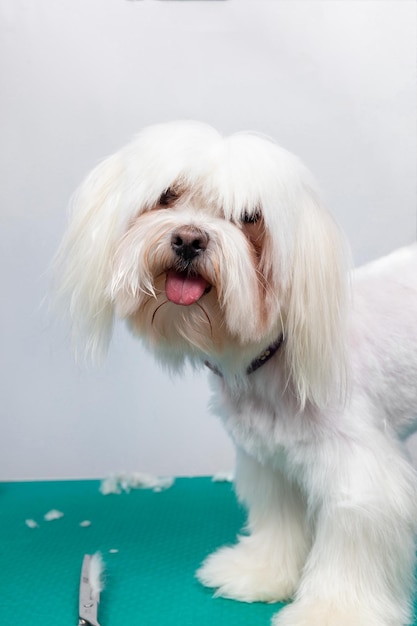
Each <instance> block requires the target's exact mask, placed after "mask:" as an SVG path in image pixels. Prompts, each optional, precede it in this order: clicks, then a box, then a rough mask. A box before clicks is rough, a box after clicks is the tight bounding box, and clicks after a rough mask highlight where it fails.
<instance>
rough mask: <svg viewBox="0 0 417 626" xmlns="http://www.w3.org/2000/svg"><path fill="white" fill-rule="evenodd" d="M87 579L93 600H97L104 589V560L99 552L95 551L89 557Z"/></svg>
mask: <svg viewBox="0 0 417 626" xmlns="http://www.w3.org/2000/svg"><path fill="white" fill-rule="evenodd" d="M88 580H89V583H90V588H91V596H92V598H93V600H98V599H99V597H100V593H101V592H102V591H103V589H104V562H103V557H102V556H101V554H100V552H95V553H94V554H93V555H92V556H91V559H90V566H89V569H88Z"/></svg>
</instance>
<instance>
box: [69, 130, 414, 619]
mask: <svg viewBox="0 0 417 626" xmlns="http://www.w3.org/2000/svg"><path fill="white" fill-rule="evenodd" d="M168 188H174V189H175V190H176V191H177V196H178V198H177V199H176V200H175V201H174V202H173V203H172V205H169V206H161V202H160V201H159V199H160V197H161V194H162V193H163V192H164V191H166V190H167V189H168ZM162 204H163V203H162ZM248 212H249V213H250V214H255V213H259V215H261V225H262V228H260V230H259V232H257V231H256V232H257V234H256V236H255V235H253V230H251V229H253V228H255V230H256V228H257V227H256V226H255V227H253V226H248V225H247V224H245V222H244V219H243V217H244V215H245V214H247V213H248ZM182 227H187V228H195V229H197V230H200V231H201V230H202V231H204V232H205V233H207V235H208V238H209V240H208V241H209V243H208V246H207V249H206V250H205V251H204V254H202V255H200V256H199V258H198V259H196V261H195V268H196V269H197V271H198V272H199V273H201V275H203V276H204V278H205V279H206V280H207V281H208V282H209V283H210V284H211V285H212V289H211V291H210V292H209V293H207V294H206V295H204V296H203V297H202V298H201V300H199V302H198V303H196V304H193V305H191V306H188V307H184V306H179V305H176V304H173V303H172V302H169V301H168V300H167V297H166V294H165V275H166V272H167V271H168V270H169V269H170V268H171V267H172V266H173V264H174V261H175V259H174V257H175V254H174V252H173V250H172V247H171V237H172V234H173V233H175V232H176V231H177V230H178V229H181V228H182ZM251 233H252V234H251ZM57 264H58V266H59V268H60V269H61V272H62V273H61V283H60V295H61V296H62V297H63V298H64V302H66V306H67V308H68V309H69V310H70V312H71V315H72V318H73V325H74V332H75V334H76V335H77V337H80V336H81V337H82V338H83V342H84V345H85V347H86V349H87V352H89V353H93V354H99V353H100V352H103V351H104V350H105V348H106V347H107V344H108V341H109V339H110V335H111V330H112V325H113V321H114V316H115V314H117V315H118V316H119V317H124V318H125V319H126V321H127V323H128V324H129V326H130V328H131V329H132V331H133V332H134V334H136V335H137V336H139V337H140V338H142V339H143V341H144V342H145V344H146V345H147V346H148V347H149V348H150V349H151V350H152V351H153V352H154V354H155V355H156V357H157V358H158V359H159V360H160V361H161V362H163V363H164V364H166V365H168V366H169V367H171V368H173V369H178V370H181V366H182V363H183V362H184V361H185V360H189V361H190V362H191V363H193V364H194V365H196V366H198V365H200V364H202V363H203V362H204V360H206V359H208V360H209V361H210V362H211V363H212V364H213V365H215V366H216V367H217V368H218V369H219V370H220V371H222V373H223V377H222V378H220V377H216V376H214V375H213V376H212V385H213V392H214V393H213V402H212V405H213V409H214V410H215V412H217V413H218V414H219V415H220V416H221V418H222V420H223V422H224V425H225V427H226V429H227V431H228V432H229V434H230V436H231V437H232V439H233V441H234V443H235V445H236V448H237V469H236V489H237V493H238V496H239V497H240V499H241V500H242V501H243V502H244V503H245V504H246V506H247V508H248V524H247V529H246V531H245V534H244V535H243V536H242V537H240V538H239V540H238V543H237V544H236V545H235V546H233V547H227V548H223V549H221V550H219V551H218V552H216V553H214V554H213V555H211V556H210V557H209V558H208V559H207V560H206V561H205V563H204V564H203V566H202V567H201V568H200V570H199V572H198V577H199V579H200V580H201V582H202V583H203V584H205V585H207V586H209V587H213V588H215V589H216V590H217V593H218V594H219V595H223V596H226V597H230V598H235V599H239V600H243V601H246V602H251V601H258V600H262V601H278V600H283V599H287V598H290V597H292V598H293V599H294V600H295V601H294V602H293V604H292V605H290V606H288V607H286V608H285V609H284V610H283V611H281V612H279V613H278V614H277V616H276V617H275V618H274V626H405V625H406V624H410V623H411V619H412V590H413V582H414V578H413V572H414V565H415V557H414V551H415V550H414V548H415V546H414V542H415V530H416V520H417V504H416V474H415V471H414V469H413V468H412V466H411V464H410V463H409V461H408V459H407V456H406V454H405V452H404V449H403V439H404V438H405V437H406V436H407V435H408V434H410V433H411V432H413V431H414V430H415V429H416V426H417V247H416V246H415V245H414V246H410V247H409V248H405V249H403V250H400V251H398V252H396V253H394V254H393V255H391V256H390V257H388V258H386V259H383V260H381V261H378V262H374V263H372V264H370V265H369V266H366V267H365V268H362V269H360V270H357V271H356V272H355V273H354V274H353V275H352V277H351V279H352V280H351V282H352V289H351V291H350V289H349V282H350V280H349V275H348V272H347V267H348V264H349V253H348V251H347V247H346V245H345V241H344V237H343V235H342V234H341V233H340V231H339V229H338V227H337V225H336V224H335V222H334V220H333V218H332V217H331V215H330V214H329V212H328V211H327V210H326V208H325V207H324V206H323V203H322V201H321V199H320V195H319V193H318V191H317V188H316V185H315V183H314V180H313V178H312V176H311V174H310V173H309V172H308V171H307V170H306V168H305V167H304V165H302V163H300V161H299V160H298V159H297V158H296V157H294V156H293V155H291V154H289V153H288V152H286V151H285V150H283V149H282V148H280V147H278V146H277V145H276V144H275V143H273V142H272V141H270V140H269V139H267V138H263V137H259V136H257V135H254V134H250V133H240V134H236V135H232V136H231V137H222V136H221V135H220V134H219V133H218V132H217V131H215V130H214V129H212V128H210V127H208V126H206V125H204V124H199V123H196V122H176V123H170V124H161V125H157V126H153V127H149V128H147V129H145V130H144V131H142V133H140V134H139V135H138V136H137V138H136V139H135V140H134V141H133V142H132V143H131V144H130V145H129V146H127V147H126V148H124V149H122V150H121V151H119V152H118V153H117V154H116V155H114V156H112V157H110V158H109V159H107V160H106V161H104V162H103V163H102V164H100V165H99V166H98V167H97V168H96V169H95V170H94V171H93V172H92V174H91V175H90V176H89V177H88V178H87V179H86V181H85V183H84V185H83V186H82V187H81V189H80V191H79V192H78V194H77V195H76V197H75V200H74V207H73V215H72V219H71V223H70V226H69V229H68V232H67V234H66V237H65V239H64V242H63V244H62V247H61V249H60V252H59V253H58V258H57ZM281 333H283V335H284V343H283V346H282V348H281V350H280V351H279V352H278V353H277V354H276V355H275V356H274V357H273V358H272V359H271V360H270V361H268V363H267V364H266V365H264V366H263V367H262V368H260V369H258V370H257V371H256V372H254V373H253V374H251V375H250V376H247V375H246V368H247V366H248V364H249V363H250V362H251V361H252V359H254V358H256V357H257V356H258V355H259V354H260V353H261V352H262V351H263V350H264V349H265V348H266V347H267V346H268V345H269V344H270V343H271V342H273V341H275V340H276V339H277V337H278V336H279V335H280V334H281Z"/></svg>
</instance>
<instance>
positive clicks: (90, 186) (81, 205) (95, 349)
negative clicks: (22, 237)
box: [54, 153, 123, 358]
mask: <svg viewBox="0 0 417 626" xmlns="http://www.w3.org/2000/svg"><path fill="white" fill-rule="evenodd" d="M122 199H123V164H122V158H121V155H120V153H116V154H115V155H113V156H111V157H109V158H107V159H106V160H104V161H103V162H102V163H100V164H99V165H98V166H97V167H96V168H95V169H94V170H93V171H92V172H91V173H90V175H89V176H88V177H87V178H86V180H85V181H84V183H83V184H82V185H81V187H80V188H79V190H78V191H77V192H76V193H75V195H74V197H73V200H72V203H71V215H70V222H69V225H68V229H67V232H66V234H65V237H64V239H63V241H62V243H61V246H60V248H59V250H58V253H57V255H56V258H55V262H54V280H55V281H56V282H57V289H56V294H57V296H56V301H57V303H58V304H59V305H61V306H62V307H63V308H64V313H66V314H69V316H70V318H71V324H72V329H73V337H74V339H75V340H76V341H77V343H78V342H79V343H80V344H81V343H82V347H83V352H84V351H85V353H86V354H87V355H88V356H91V357H93V358H99V357H100V356H101V355H102V354H104V353H105V351H106V350H107V347H108V343H109V340H110V337H111V332H112V326H113V304H112V302H111V300H110V298H109V296H108V293H107V290H108V284H109V280H110V272H111V263H112V258H113V253H114V247H115V244H116V242H117V239H118V237H119V236H120V232H121V227H122V225H121V224H120V211H119V210H118V209H119V205H120V203H121V202H122Z"/></svg>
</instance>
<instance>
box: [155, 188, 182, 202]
mask: <svg viewBox="0 0 417 626" xmlns="http://www.w3.org/2000/svg"><path fill="white" fill-rule="evenodd" d="M177 199H178V194H177V193H175V191H174V190H173V189H171V187H168V189H166V190H165V191H164V192H163V193H162V194H161V197H160V198H159V204H160V205H161V206H169V205H170V204H172V203H173V202H175V200H177Z"/></svg>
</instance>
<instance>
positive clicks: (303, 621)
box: [272, 600, 403, 626]
mask: <svg viewBox="0 0 417 626" xmlns="http://www.w3.org/2000/svg"><path fill="white" fill-rule="evenodd" d="M401 623H403V622H402V621H401V622H398V621H396V620H395V621H390V620H389V621H385V620H384V618H382V617H381V615H375V613H373V612H371V610H370V609H369V608H368V607H366V606H364V607H357V606H355V605H353V606H349V605H345V606H338V604H337V603H334V604H333V603H331V602H328V603H326V602H325V601H323V600H317V602H311V603H310V602H308V603H307V602H294V604H290V605H289V606H287V607H285V608H284V609H282V610H281V611H280V612H279V613H277V615H275V617H274V618H273V620H272V626H400V624H401Z"/></svg>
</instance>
